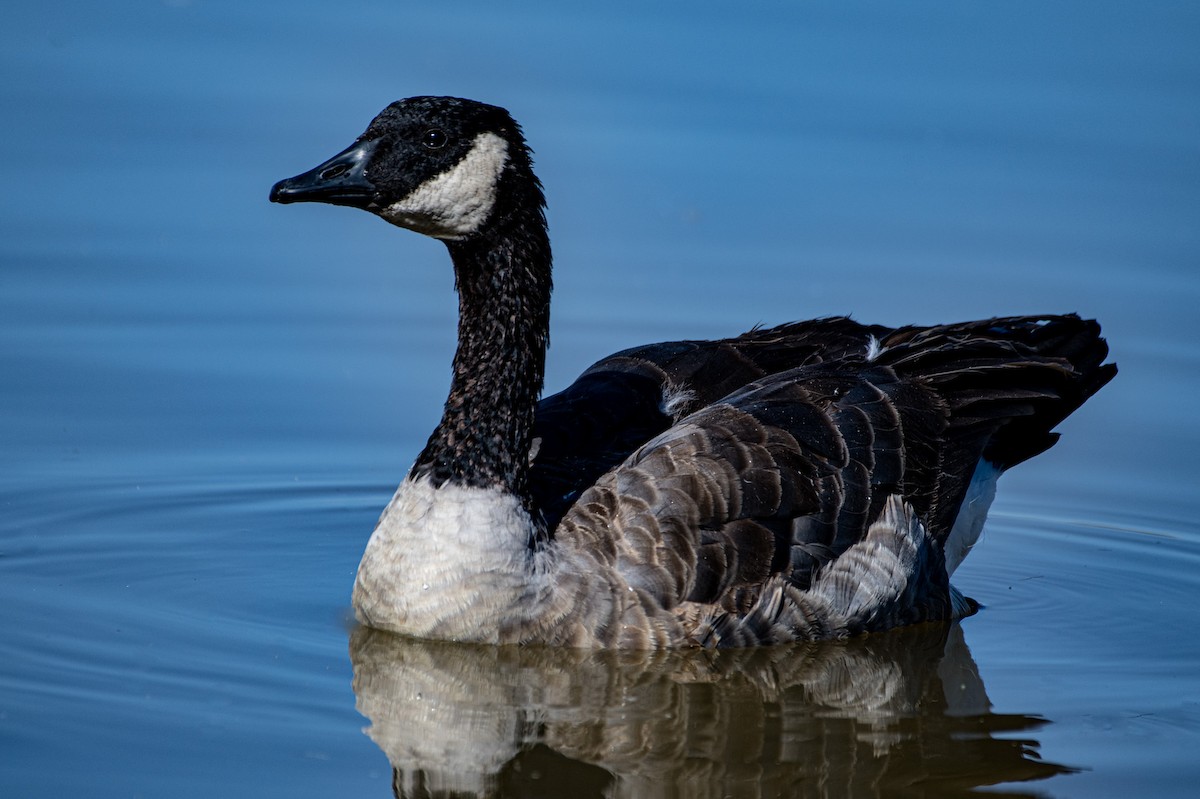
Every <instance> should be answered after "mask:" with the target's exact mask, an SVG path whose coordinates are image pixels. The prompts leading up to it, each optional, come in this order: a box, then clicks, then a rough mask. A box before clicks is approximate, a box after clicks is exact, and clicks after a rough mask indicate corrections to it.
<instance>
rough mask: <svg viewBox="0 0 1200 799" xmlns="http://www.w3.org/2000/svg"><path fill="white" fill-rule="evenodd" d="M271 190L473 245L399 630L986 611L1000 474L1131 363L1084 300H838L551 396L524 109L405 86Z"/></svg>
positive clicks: (569, 639) (788, 635) (675, 348)
mask: <svg viewBox="0 0 1200 799" xmlns="http://www.w3.org/2000/svg"><path fill="white" fill-rule="evenodd" d="M270 199H271V201H273V202H277V203H295V202H321V203H328V204H332V205H342V206H349V207H352V208H359V209H363V210H366V211H369V212H371V213H373V214H375V215H376V216H379V217H381V218H382V219H384V220H385V221H387V222H390V223H392V224H393V225H397V226H399V227H402V228H407V229H409V230H413V231H416V232H418V233H423V234H425V235H427V236H431V237H433V238H436V239H440V240H441V241H442V242H444V243H445V246H446V248H447V249H448V251H449V254H450V259H451V262H452V264H453V268H454V276H455V287H456V291H457V293H458V301H459V317H458V345H457V349H456V352H455V355H454V359H453V366H452V378H451V385H450V392H449V397H448V399H447V400H446V404H445V408H444V412H443V415H442V418H441V421H440V422H439V423H438V425H437V428H436V429H435V430H434V431H433V434H432V435H431V436H430V437H429V441H428V443H427V444H426V445H425V448H424V449H423V450H422V451H421V452H420V454H419V455H418V456H417V458H416V461H415V462H414V463H413V466H412V468H411V470H410V471H409V472H408V474H407V476H406V477H405V478H404V480H403V482H402V483H401V484H400V486H399V488H398V489H397V490H396V492H395V495H394V496H393V498H392V500H391V501H390V502H389V503H388V505H387V506H386V508H385V509H384V511H383V513H382V515H381V516H380V518H379V521H378V523H377V525H376V527H375V529H374V532H373V533H372V535H371V537H370V539H369V541H368V543H367V545H366V550H365V552H364V554H363V556H362V561H361V563H360V565H359V568H358V572H357V575H356V578H355V582H354V588H353V598H352V603H353V606H354V612H355V615H356V617H357V618H358V620H359V622H361V623H362V624H363V625H366V626H368V627H372V628H377V629H382V630H387V631H391V632H394V633H400V634H403V635H408V636H415V637H420V638H434V639H446V640H453V641H469V642H477V643H486V644H541V645H551V646H564V647H582V648H618V649H619V648H624V649H651V648H666V647H731V646H761V645H769V644H783V643H787V642H794V641H816V640H823V639H840V638H845V637H848V636H853V635H859V634H863V633H869V632H873V631H880V630H885V629H888V628H892V627H896V626H900V625H906V624H912V623H916V622H922V621H933V620H943V621H944V620H950V619H956V618H961V617H964V616H967V615H970V614H971V613H973V612H975V610H976V609H977V608H978V605H977V603H975V602H974V601H972V600H970V599H967V598H966V597H964V596H963V595H962V594H960V593H959V592H958V591H957V590H956V589H954V588H953V587H952V586H951V585H950V576H951V575H952V574H953V573H954V570H955V569H956V568H957V566H958V565H959V564H960V563H961V562H962V560H963V558H964V557H965V556H966V555H967V553H968V552H969V551H970V550H971V548H972V546H973V545H974V544H975V542H976V540H977V539H978V538H979V535H980V531H981V529H982V527H983V524H984V520H985V518H986V515H987V509H988V506H989V504H990V503H991V501H992V499H993V497H994V495H995V489H996V480H997V478H998V477H999V475H1000V474H1001V473H1002V472H1003V471H1005V470H1006V469H1008V468H1010V467H1012V466H1014V465H1016V464H1018V463H1020V462H1022V461H1024V460H1026V459H1028V458H1031V457H1033V456H1035V455H1038V454H1040V453H1041V452H1043V451H1045V450H1046V449H1048V448H1049V447H1050V446H1052V445H1053V444H1054V443H1055V441H1056V440H1057V437H1058V435H1057V434H1056V433H1055V432H1053V428H1054V427H1055V426H1057V425H1058V424H1059V423H1060V422H1061V421H1062V420H1063V419H1065V418H1066V417H1067V416H1068V415H1069V414H1070V413H1072V412H1073V411H1075V410H1076V409H1077V408H1078V407H1079V406H1080V405H1082V404H1083V403H1084V402H1085V401H1086V400H1087V399H1088V398H1089V397H1091V396H1092V395H1093V394H1094V393H1095V392H1096V391H1098V390H1099V389H1100V388H1101V387H1102V386H1103V385H1104V384H1105V383H1107V382H1108V381H1109V380H1111V379H1112V378H1113V376H1114V375H1115V374H1116V365H1115V364H1111V363H1105V359H1106V357H1107V355H1108V345H1107V343H1106V342H1105V340H1104V339H1103V338H1101V336H1100V327H1099V325H1098V324H1097V323H1096V322H1095V321H1091V320H1084V319H1081V318H1080V317H1078V316H1077V315H1073V314H1071V315H1049V316H1022V317H1011V318H996V319H987V320H982V321H972V322H965V323H957V324H948V325H935V326H904V327H897V328H893V327H887V326H883V325H870V324H863V323H859V322H857V321H854V320H852V319H850V318H846V317H840V318H822V319H815V320H812V321H804V322H793V323H790V324H783V325H780V326H777V327H770V328H754V329H752V330H750V331H749V332H747V333H744V334H742V335H740V336H737V337H734V338H728V339H724V340H719V341H692V340H685V341H672V342H664V343H657V344H649V345H646V346H641V347H635V348H632V349H627V350H624V351H622V352H618V353H616V354H614V355H611V356H609V357H607V358H604V359H602V360H600V361H598V362H597V363H595V364H593V365H592V366H590V367H589V368H587V369H586V370H585V371H584V372H583V373H582V374H581V376H580V377H579V378H578V379H577V380H576V381H575V382H574V383H573V384H571V385H570V386H568V387H567V388H565V389H564V390H563V391H561V392H559V393H557V394H553V395H551V396H547V397H545V398H544V399H541V400H540V401H539V396H540V394H541V390H542V383H543V375H544V370H545V360H546V350H547V345H548V337H549V319H550V316H549V311H550V292H551V251H550V243H549V236H548V231H547V223H546V217H545V198H544V195H543V191H542V186H541V183H540V181H539V180H538V178H537V177H536V175H535V174H534V171H533V166H532V152H531V150H530V147H529V146H528V144H527V143H526V140H525V137H524V134H523V133H522V130H521V128H520V127H519V126H518V124H517V123H516V121H514V119H513V117H512V116H511V115H510V114H509V113H508V111H506V110H504V109H502V108H499V107H496V106H493V105H487V104H484V103H480V102H475V101H472V100H466V99H461V98H453V97H413V98H409V99H406V100H401V101H398V102H395V103H392V104H391V105H389V106H387V108H385V109H384V110H383V111H382V112H380V113H379V115H378V116H376V117H375V118H374V120H372V122H371V123H370V125H369V126H368V127H367V129H366V131H365V132H364V133H363V134H362V135H361V136H359V137H358V138H357V139H355V141H354V143H353V144H351V145H350V146H349V147H347V148H346V149H345V150H343V151H341V152H340V153H338V154H337V155H335V156H333V157H332V158H330V159H329V160H327V161H325V162H324V163H322V164H320V165H319V166H317V167H315V168H313V169H311V170H309V171H307V172H304V173H303V174H300V175H297V176H296V177H292V178H288V179H286V180H282V181H280V182H279V183H277V184H275V186H274V187H273V188H272V189H271V193H270Z"/></svg>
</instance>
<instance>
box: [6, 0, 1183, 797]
mask: <svg viewBox="0 0 1200 799" xmlns="http://www.w3.org/2000/svg"><path fill="white" fill-rule="evenodd" d="M1198 34H1200V12H1197V10H1196V9H1195V8H1193V6H1191V5H1190V4H1185V3H1178V4H1172V3H1150V4H1141V5H1137V6H1133V5H1127V4H1118V3H1091V2H1089V3H1061V4H1056V5H1055V6H1054V7H1053V8H1050V9H1048V8H1045V7H1043V5H1042V4H1034V3H1017V4H1006V5H1005V6H1004V7H1003V8H999V7H997V8H992V7H988V6H983V5H979V4H967V5H957V6H953V7H951V6H946V5H944V4H933V3H928V4H926V3H915V4H913V3H910V4H905V5H903V6H895V5H893V4H885V3H850V4H846V3H840V4H796V7H792V6H790V5H786V4H765V3H764V4H753V3H752V4H748V5H747V4H743V5H740V6H738V7H736V8H734V7H731V6H728V5H727V4H717V3H699V4H697V3H692V4H689V5H688V8H687V9H686V11H685V10H684V9H683V8H682V7H680V8H678V9H676V8H674V7H671V6H663V7H661V8H657V9H654V8H651V9H648V8H646V7H645V6H644V4H632V3H628V4H623V3H616V4H608V5H607V6H604V7H603V8H599V7H597V8H596V9H579V10H574V9H572V10H567V9H564V8H562V7H561V6H560V5H554V4H549V3H544V4H540V3H516V4H506V5H504V6H495V5H489V4H483V3H471V2H468V3H460V4H457V5H455V6H454V7H453V8H448V7H443V6H436V5H432V6H431V5H424V6H421V7H417V8H404V9H402V8H400V7H398V6H397V7H392V6H387V5H384V4H375V3H367V2H349V3H344V4H341V5H339V6H337V8H336V9H334V8H331V7H329V6H327V5H324V4H317V3H312V2H296V3H275V2H268V3H260V4H256V5H254V6H253V7H245V6H244V5H239V4H235V3H230V2H187V1H186V0H177V1H176V2H165V3H158V4H155V3H131V2H116V3H107V4H89V3H80V2H68V3H64V4H58V5H55V6H37V5H28V4H27V6H25V7H20V8H14V9H12V10H11V11H10V12H9V13H8V14H7V15H6V24H5V26H4V29H3V30H2V31H0V42H2V43H3V47H2V48H0V65H2V69H0V109H2V111H3V114H4V119H5V126H4V129H5V133H4V135H5V145H6V146H5V147H4V148H3V149H2V150H0V164H2V166H3V171H4V175H5V177H6V186H7V188H8V190H7V191H5V192H4V193H3V196H2V197H0V207H2V213H0V375H2V377H0V408H2V409H3V413H2V414H0V510H2V511H3V513H2V515H0V753H2V754H0V792H2V793H3V794H4V795H5V796H10V795H11V796H31V797H40V796H47V797H49V796H63V795H80V796H102V797H108V796H112V797H126V796H208V795H214V794H217V795H228V796H288V797H296V796H346V795H363V796H387V795H390V794H391V792H392V791H393V788H396V789H397V790H401V791H403V792H404V793H406V794H409V795H422V792H424V791H432V790H434V789H436V790H447V791H448V790H452V789H453V790H469V791H474V792H484V793H486V792H489V791H490V792H495V793H499V794H501V795H551V796H553V795H567V794H569V795H579V796H586V795H589V794H590V795H606V796H631V797H644V796H668V795H680V796H706V795H713V796H718V795H732V796H759V795H763V796H766V795H770V796H775V795H887V796H895V795H959V794H961V793H963V792H966V791H969V790H972V789H975V788H982V787H984V786H992V787H990V788H988V790H990V791H992V792H1000V793H1003V794H1004V795H1039V796H1105V795H1108V796H1125V795H1130V794H1131V793H1133V792H1137V793H1138V794H1139V795H1140V794H1149V795H1161V796H1171V795H1177V796H1186V795H1189V793H1190V789H1191V788H1192V786H1194V784H1195V783H1196V781H1197V779H1200V765H1197V761H1196V759H1195V757H1194V752H1195V751H1197V749H1198V748H1200V698H1198V697H1200V643H1197V639H1196V636H1195V635H1194V634H1193V631H1194V628H1195V624H1196V621H1197V617H1196V612H1195V610H1194V608H1195V603H1196V600H1197V598H1198V597H1200V568H1198V567H1200V532H1198V530H1197V526H1196V522H1195V519H1196V518H1197V510H1198V505H1200V502H1198V499H1197V496H1198V492H1197V486H1200V467H1198V466H1197V460H1196V458H1195V455H1194V450H1195V447H1196V445H1197V444H1200V426H1198V425H1197V423H1196V421H1195V416H1194V414H1195V401H1194V398H1195V397H1196V396H1200V322H1198V318H1200V317H1198V316H1197V314H1196V308H1197V307H1198V306H1200V272H1198V267H1200V232H1198V231H1200V224H1198V223H1200V52H1198V51H1197V48H1196V47H1195V44H1194V43H1195V41H1196V40H1197V38H1198ZM425 93H449V94H458V95H463V96H469V97H475V98H477V99H481V100H485V101H489V102H494V103H497V104H501V105H505V106H507V107H509V108H510V109H511V110H512V111H513V113H514V114H515V115H516V116H517V117H518V118H519V119H520V121H521V122H522V123H523V124H524V126H525V129H526V132H527V134H528V136H529V138H530V140H531V143H532V145H533V146H534V148H535V150H536V153H537V163H538V168H539V173H540V175H541V177H542V179H543V181H544V182H545V184H546V187H547V194H548V197H549V201H550V220H551V224H552V238H553V241H554V244H555V252H556V261H557V272H556V287H557V288H556V296H555V302H556V304H555V311H554V330H553V347H552V349H551V357H550V363H549V366H548V385H549V386H550V387H551V388H557V387H561V386H562V385H564V384H565V383H566V382H568V381H569V380H570V379H572V377H573V376H574V375H575V374H577V373H578V372H579V371H581V370H582V369H583V368H584V367H585V366H586V365H587V364H588V363H590V362H591V361H592V360H594V359H596V358H598V357H601V356H602V355H605V354H607V353H609V352H612V351H614V350H617V349H620V348H622V347H626V346H630V345H633V344H637V343H642V342H646V341H653V340H662V339H670V338H684V337H701V336H716V335H728V334H734V333H737V332H740V331H742V330H744V329H746V328H747V327H749V326H750V325H753V324H756V323H766V324H771V323H777V322H783V321H786V320H789V319H794V318H805V317H812V316H819V315H824V314H830V313H848V312H852V313H853V314H854V315H855V316H856V317H857V318H859V319H862V320H864V321H871V322H883V323H895V324H899V323H906V322H934V321H945V320H951V319H966V318H973V317H981V316H989V315H996V314H1011V313H1036V312H1057V311H1070V310H1075V311H1079V312H1080V313H1083V314H1085V315H1088V316H1095V317H1097V318H1099V319H1100V320H1101V321H1102V322H1103V324H1104V326H1105V330H1106V333H1107V335H1108V337H1109V340H1110V342H1111V344H1112V346H1113V353H1114V357H1115V359H1116V360H1117V361H1118V362H1119V363H1120V366H1121V373H1120V375H1119V376H1118V378H1117V379H1116V380H1115V381H1114V382H1113V383H1112V384H1111V385H1109V386H1108V387H1107V388H1105V389H1104V391H1103V392H1102V393H1101V394H1100V395H1099V396H1097V397H1096V398H1094V399H1093V400H1092V401H1091V402H1090V403H1089V404H1088V405H1087V406H1085V407H1084V408H1083V409H1082V410H1081V411H1080V412H1079V413H1078V414H1077V415H1076V416H1075V417H1073V418H1072V419H1070V420H1069V421H1068V422H1067V423H1066V424H1064V425H1063V428H1062V429H1063V433H1064V437H1063V441H1062V442H1061V444H1060V445H1059V446H1057V447H1056V448H1055V449H1053V450H1052V451H1051V452H1049V453H1047V454H1046V455H1045V456H1043V457H1041V458H1039V459H1037V460H1036V461H1034V462H1031V463H1029V464H1026V465H1024V466H1022V468H1021V469H1018V470H1016V471H1014V472H1013V473H1012V474H1010V475H1008V476H1006V477H1005V479H1004V480H1003V481H1002V483H1001V492H1000V497H999V499H998V500H997V503H996V505H995V509H994V512H993V514H992V518H991V522H990V524H989V528H988V531H987V532H986V534H985V537H984V540H983V543H982V544H981V545H980V546H979V547H977V550H976V551H975V552H974V553H973V555H972V557H971V558H970V559H969V560H968V561H967V562H966V564H965V565H964V566H963V568H962V569H961V570H960V572H959V574H958V578H957V579H958V583H959V587H960V588H962V589H963V590H964V591H965V592H966V593H968V594H969V595H971V596H974V597H975V598H977V599H978V600H980V601H981V602H982V603H983V604H984V606H985V607H984V610H983V611H982V612H981V613H980V614H978V615H977V616H975V617H973V618H971V619H968V620H966V621H964V622H963V623H962V624H961V625H953V626H951V627H948V628H943V627H933V628H919V629H914V630H905V631H899V632H896V633H892V634H889V635H886V636H877V637H874V638H870V639H864V640H862V641H852V642H849V643H846V644H840V645H835V646H825V647H794V648H788V649H786V650H777V651H771V652H762V653H741V654H726V653H722V654H721V655H720V656H719V657H714V656H711V655H704V654H696V653H692V654H678V653H676V654H670V655H628V656H624V655H611V654H610V655H603V654H585V653H563V652H554V651H542V650H533V649H531V650H494V649H475V648H470V647H453V646H446V645H437V644H423V643H417V642H411V641H402V640H399V639H395V638H392V637H390V636H382V635H377V634H369V633H365V632H363V631H353V630H352V629H351V628H350V627H349V626H348V622H347V608H348V598H349V588H350V585H351V582H352V579H353V573H354V568H355V566H356V564H357V560H358V557H359V555H360V554H361V551H362V547H363V545H364V544H365V541H366V537H367V536H368V535H369V533H370V530H371V527H372V525H373V523H374V520H375V518H376V516H377V514H378V511H379V509H380V508H381V507H382V506H383V504H384V503H385V502H386V501H387V498H388V496H389V495H390V492H391V491H392V489H393V488H394V486H395V484H396V482H398V480H399V479H400V478H401V476H402V475H403V474H404V472H405V470H406V469H407V467H408V465H409V463H410V462H411V459H412V457H413V456H414V455H415V453H416V452H417V451H418V450H419V448H420V446H421V445H422V444H423V443H424V440H425V437H426V436H427V434H428V431H429V429H430V428H431V427H432V425H433V424H434V423H435V422H436V419H437V418H438V415H439V413H440V403H441V401H442V399H443V398H444V392H445V390H446V386H447V383H448V378H449V369H448V365H449V358H450V354H451V352H452V348H453V340H452V336H453V330H454V313H455V303H454V298H453V293H452V278H451V275H450V269H449V264H448V262H447V259H446V257H445V253H444V250H443V248H441V246H440V245H438V244H437V243H435V242H430V241H427V240H423V239H421V238H419V237H417V236H414V235H411V234H405V233H404V232H401V231H397V230H394V229H391V228H389V227H388V226H386V225H384V224H382V223H380V222H379V221H378V220H375V219H372V218H370V217H369V216H367V215H365V214H361V213H353V212H350V211H346V210H343V209H334V208H328V207H319V206H311V207H305V206H298V207H289V208H280V207H278V206H271V205H269V204H267V203H266V193H267V190H268V189H269V187H270V185H271V184H272V183H273V182H274V181H275V180H277V179H279V178H281V177H284V176H287V175H291V174H295V173H297V172H299V171H301V170H303V169H307V168H308V167H310V166H312V165H313V164H315V163H317V162H318V161H319V160H321V159H323V158H325V157H326V156H328V155H330V154H332V153H333V152H336V151H337V150H339V149H341V148H342V147H343V146H344V145H345V144H347V143H348V142H349V141H350V140H351V139H352V138H353V137H354V136H355V135H357V134H358V133H359V132H360V131H361V129H362V127H363V126H364V125H365V124H366V122H367V121H368V120H369V119H370V117H371V116H372V115H373V114H374V113H375V112H376V111H377V110H378V109H379V108H380V107H382V106H383V105H384V104H386V103H387V102H389V101H391V100H393V99H396V98H399V97H403V96H407V95H412V94H425ZM364 732H365V734H364Z"/></svg>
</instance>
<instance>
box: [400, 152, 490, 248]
mask: <svg viewBox="0 0 1200 799" xmlns="http://www.w3.org/2000/svg"><path fill="white" fill-rule="evenodd" d="M506 163H508V142H506V141H505V140H504V139H502V138H500V137H499V136H497V135H496V134H495V133H481V134H479V136H477V137H476V139H475V144H474V145H472V147H471V149H470V151H469V152H468V153H467V154H466V155H465V156H463V159H462V160H461V161H459V162H458V163H457V164H455V165H454V167H453V168H451V169H450V170H448V171H446V172H443V173H442V174H440V175H438V176H437V177H433V178H430V179H429V180H427V181H425V182H424V183H422V184H421V185H420V186H417V188H415V189H414V190H413V191H412V193H411V194H409V195H408V196H407V197H405V198H404V199H403V200H400V201H399V202H396V203H393V204H391V205H389V206H388V207H387V208H384V209H383V210H382V211H380V212H379V215H380V216H381V217H383V218H384V219H386V220H387V221H389V222H391V223H392V224H393V225H399V226H400V227H403V228H408V229H409V230H415V231H416V232H417V233H424V234H425V235H427V236H433V237H434V238H438V239H451V240H453V239H461V238H463V237H464V236H467V235H470V234H471V233H474V232H475V231H476V230H478V229H479V228H480V227H481V226H482V225H483V223H484V222H486V221H487V219H488V217H489V216H491V214H492V209H493V207H495V205H496V184H497V182H498V181H499V180H500V173H501V172H502V171H503V169H504V165H505V164H506Z"/></svg>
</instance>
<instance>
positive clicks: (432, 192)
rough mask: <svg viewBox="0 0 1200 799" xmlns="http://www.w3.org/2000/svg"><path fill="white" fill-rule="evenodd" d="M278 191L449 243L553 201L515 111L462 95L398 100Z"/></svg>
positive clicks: (275, 197)
mask: <svg viewBox="0 0 1200 799" xmlns="http://www.w3.org/2000/svg"><path fill="white" fill-rule="evenodd" d="M513 195H516V196H513ZM270 199H271V201H272V202H277V203H295V202H323V203H329V204H331V205H345V206H350V207H353V208H361V209H363V210H366V211H370V212H371V213H373V214H375V215H376V216H378V217H380V218H382V219H384V220H386V221H387V222H390V223H392V224H394V225H398V226H400V227H403V228H407V229H409V230H413V231H416V232H417V233H422V234H424V235H427V236H432V237H433V238H437V239H442V240H444V241H463V240H467V239H470V238H472V237H475V236H478V235H481V234H483V233H485V232H487V231H489V230H491V229H493V228H495V227H497V226H500V225H502V223H503V222H504V221H505V217H506V216H507V214H506V213H505V212H504V210H503V209H521V208H525V209H528V208H534V209H537V211H538V213H539V214H540V212H541V209H542V208H543V207H544V204H545V201H544V199H543V197H542V193H541V186H540V184H539V183H538V181H537V178H536V177H534V175H533V172H532V165H531V159H530V154H529V149H528V146H527V145H526V144H525V140H524V137H523V136H522V134H521V129H520V127H519V126H518V125H517V123H516V122H515V121H513V119H512V117H511V116H510V115H509V114H508V112H507V111H505V110H504V109H503V108H498V107H496V106H492V105H487V104H484V103H478V102H475V101H472V100H463V99H460V98H456V97H410V98H409V99H407V100H400V101H397V102H395V103H392V104H391V105H389V106H388V107H387V108H385V109H384V110H383V111H382V112H380V114H379V115H378V116H376V117H375V119H374V120H372V121H371V124H370V125H369V126H367V129H366V131H364V132H363V134H362V135H361V136H359V137H358V138H357V139H355V141H354V143H353V144H351V145H350V146H349V147H347V148H346V149H344V150H342V151H341V152H340V153H338V154H337V155H335V156H333V157H332V158H330V159H329V160H327V161H325V162H324V163H322V164H320V165H318V166H316V167H314V168H313V169H310V170H309V171H307V172H304V173H302V174H300V175H296V176H295V177H292V178H288V179H286V180H281V181H279V182H278V183H276V184H275V186H274V187H272V189H271V195H270Z"/></svg>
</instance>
